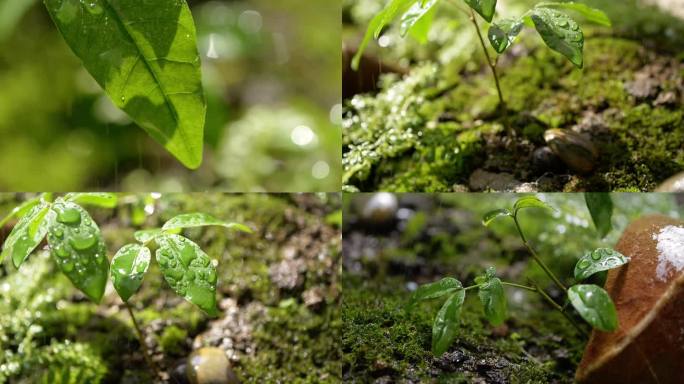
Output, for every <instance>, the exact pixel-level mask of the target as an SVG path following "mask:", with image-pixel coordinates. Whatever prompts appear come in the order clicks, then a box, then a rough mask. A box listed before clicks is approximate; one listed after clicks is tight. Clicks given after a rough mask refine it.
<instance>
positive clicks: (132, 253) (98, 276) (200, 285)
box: [0, 193, 252, 372]
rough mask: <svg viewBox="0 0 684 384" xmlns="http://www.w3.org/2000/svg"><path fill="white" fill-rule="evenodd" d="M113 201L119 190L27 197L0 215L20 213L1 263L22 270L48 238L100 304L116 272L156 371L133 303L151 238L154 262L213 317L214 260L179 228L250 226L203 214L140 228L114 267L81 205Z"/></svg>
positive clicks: (69, 272)
mask: <svg viewBox="0 0 684 384" xmlns="http://www.w3.org/2000/svg"><path fill="white" fill-rule="evenodd" d="M116 204H117V196H116V195H114V194H108V193H70V194H67V195H66V196H64V197H58V198H57V199H56V200H54V201H53V200H52V195H51V194H43V195H42V196H40V197H38V198H34V199H31V200H28V201H26V202H24V203H23V204H21V205H19V206H18V207H16V208H15V209H13V210H12V211H11V212H10V214H9V215H8V216H7V217H5V218H4V219H2V220H1V221H0V226H3V225H4V224H5V223H7V221H8V220H10V219H13V218H16V219H18V221H17V224H16V225H15V226H14V228H13V229H12V232H10V234H9V236H8V237H7V239H6V240H5V243H4V246H3V249H2V253H1V254H0V262H2V261H3V260H4V258H5V257H11V259H12V262H13V263H14V266H15V267H16V268H19V267H20V266H21V265H22V264H23V263H24V261H26V259H27V258H28V257H29V255H30V254H31V253H32V252H33V251H34V250H35V249H36V247H38V245H39V244H40V243H41V242H42V241H43V239H44V238H45V237H47V243H48V248H49V250H50V254H51V255H52V258H53V260H54V261H55V262H56V264H57V266H58V267H59V268H60V270H61V271H62V273H64V274H65V275H66V276H67V277H68V278H69V280H70V281H71V282H72V283H73V284H74V286H75V287H76V288H78V289H79V290H81V291H82V292H83V293H84V294H85V295H86V296H87V297H88V298H89V299H90V300H92V301H94V302H96V303H99V302H100V301H101V299H102V296H103V294H104V291H105V287H106V284H107V280H108V277H109V275H110V274H111V278H112V283H113V285H114V288H115V289H116V292H117V293H118V294H119V296H120V297H121V299H122V300H123V302H124V304H125V306H126V308H127V310H128V313H129V314H130V316H131V319H132V321H133V325H134V328H135V331H136V333H137V336H138V338H139V340H140V345H141V346H142V348H143V354H144V356H145V359H146V360H147V362H148V364H149V365H150V367H151V368H152V369H153V370H155V372H156V371H157V369H156V366H155V365H154V364H153V363H152V361H151V360H150V359H149V353H148V351H147V348H146V344H145V342H144V340H145V339H144V337H143V334H142V331H141V328H140V326H139V323H138V321H137V320H136V318H135V315H134V313H133V310H132V308H131V305H130V304H129V300H130V298H131V296H133V295H134V294H135V293H136V292H137V291H138V289H139V288H140V286H141V285H142V282H143V278H144V276H145V273H146V272H147V270H148V268H149V265H150V262H151V251H150V249H149V248H148V247H149V246H150V244H156V246H157V250H156V253H155V256H156V260H157V262H158V263H159V267H160V269H161V272H162V274H163V276H164V279H165V280H166V282H167V283H168V284H169V286H170V287H171V288H172V289H173V290H174V291H175V292H176V293H177V294H178V295H180V296H182V297H184V298H185V299H186V300H188V301H189V302H191V303H193V304H195V305H197V306H198V307H199V308H200V309H202V310H203V311H204V312H206V313H207V314H208V315H209V316H216V315H218V310H217V308H216V285H217V281H218V277H217V272H216V261H215V260H212V259H211V258H209V256H208V255H207V254H206V253H205V252H204V251H202V249H201V248H200V247H199V246H198V245H197V244H195V243H194V242H192V241H191V240H190V239H187V238H186V237H183V236H181V235H179V233H180V232H181V231H182V230H183V229H185V228H192V227H204V226H223V227H226V228H228V229H235V230H239V231H242V232H247V233H251V232H252V231H251V229H250V228H249V227H247V226H245V225H243V224H238V223H228V222H224V221H222V220H219V219H217V218H215V217H212V216H210V215H208V214H205V213H190V214H182V215H178V216H176V217H174V218H172V219H170V220H169V221H167V222H166V223H165V224H164V225H163V226H162V228H159V229H148V230H142V231H138V232H136V233H135V239H136V240H137V241H138V243H132V244H127V245H124V246H123V247H122V248H121V249H119V251H118V252H117V253H116V254H115V255H114V257H113V258H112V261H111V268H110V263H109V259H108V258H107V249H106V246H105V243H104V240H103V238H102V234H101V232H100V229H99V227H98V226H97V223H95V221H94V220H93V219H92V218H91V217H90V215H89V214H88V212H87V211H86V210H85V209H84V208H83V207H82V205H94V206H99V207H104V208H114V207H115V206H116Z"/></svg>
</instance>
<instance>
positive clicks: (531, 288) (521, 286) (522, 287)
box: [501, 281, 537, 292]
mask: <svg viewBox="0 0 684 384" xmlns="http://www.w3.org/2000/svg"><path fill="white" fill-rule="evenodd" d="M501 285H508V286H509V287H513V288H520V289H526V290H528V291H532V292H537V288H535V287H528V286H527V285H521V284H515V283H509V282H507V281H502V282H501Z"/></svg>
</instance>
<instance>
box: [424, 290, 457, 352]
mask: <svg viewBox="0 0 684 384" xmlns="http://www.w3.org/2000/svg"><path fill="white" fill-rule="evenodd" d="M463 300H465V291H464V290H462V289H460V290H458V291H456V292H455V293H453V294H452V295H451V296H449V298H447V300H446V301H445V302H444V305H442V308H441V309H440V310H439V312H438V313H437V317H435V321H434V323H433V324H432V353H433V354H434V355H435V356H442V354H443V353H444V352H446V350H447V349H448V348H449V345H451V342H452V341H454V339H455V338H456V329H457V328H458V320H459V316H460V315H461V307H462V306H463Z"/></svg>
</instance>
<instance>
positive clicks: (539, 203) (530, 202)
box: [513, 196, 554, 216]
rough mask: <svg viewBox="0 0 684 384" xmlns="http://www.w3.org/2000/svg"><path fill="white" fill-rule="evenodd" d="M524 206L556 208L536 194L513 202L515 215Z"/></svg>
mask: <svg viewBox="0 0 684 384" xmlns="http://www.w3.org/2000/svg"><path fill="white" fill-rule="evenodd" d="M524 208H544V209H550V210H554V209H553V207H552V206H550V205H549V204H547V203H546V202H545V201H543V200H541V199H539V198H538V197H536V196H523V197H521V198H519V199H518V200H517V201H516V202H515V204H513V216H517V215H518V211H519V210H521V209H524Z"/></svg>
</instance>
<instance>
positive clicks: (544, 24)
mask: <svg viewBox="0 0 684 384" xmlns="http://www.w3.org/2000/svg"><path fill="white" fill-rule="evenodd" d="M530 17H531V18H532V22H534V26H535V28H536V29H537V32H539V35H540V36H541V37H542V39H543V40H544V42H545V43H546V45H548V47H549V48H551V49H553V50H554V51H556V52H559V53H561V54H562V55H563V56H565V57H567V58H568V60H570V61H571V62H572V63H573V64H575V66H577V67H578V68H582V67H583V65H584V57H583V56H582V51H583V49H584V34H583V33H582V31H581V30H580V29H579V26H578V25H577V22H575V20H573V19H572V18H570V16H568V15H566V14H564V13H562V12H558V11H554V10H550V9H547V8H541V7H539V8H534V9H533V10H532V12H531V15H530Z"/></svg>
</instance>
